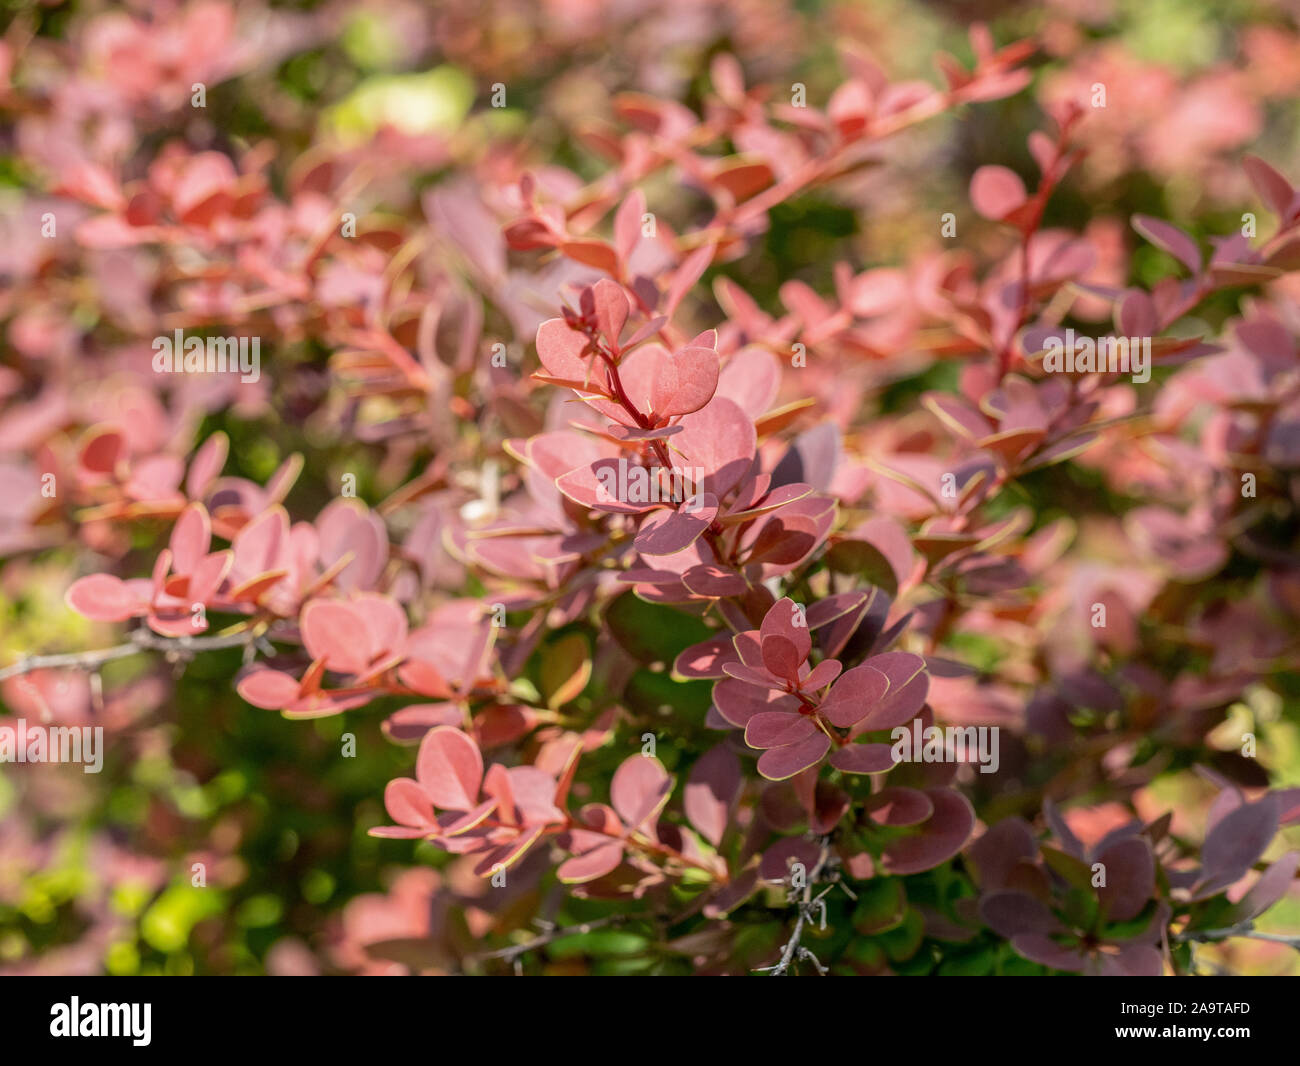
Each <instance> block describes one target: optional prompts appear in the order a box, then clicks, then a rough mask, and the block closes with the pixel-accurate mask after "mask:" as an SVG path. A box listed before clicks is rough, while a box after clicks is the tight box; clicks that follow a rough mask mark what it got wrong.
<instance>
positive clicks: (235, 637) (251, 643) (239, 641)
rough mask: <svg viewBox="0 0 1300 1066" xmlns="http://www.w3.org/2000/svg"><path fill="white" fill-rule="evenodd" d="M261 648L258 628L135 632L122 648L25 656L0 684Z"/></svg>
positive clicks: (263, 640)
mask: <svg viewBox="0 0 1300 1066" xmlns="http://www.w3.org/2000/svg"><path fill="white" fill-rule="evenodd" d="M238 647H244V648H247V649H253V648H257V647H260V648H261V649H262V650H263V651H265V650H267V649H268V648H269V647H270V646H269V644H268V643H267V634H266V632H265V631H264V630H262V629H260V628H258V627H253V626H250V627H245V628H241V629H239V630H238V631H236V632H233V633H215V634H213V635H212V636H203V637H163V636H159V635H158V634H157V633H154V632H152V631H151V630H148V629H137V630H135V631H134V632H132V633H131V635H130V639H129V640H127V642H126V643H124V644H118V645H115V646H114V647H111V648H95V649H92V650H89V651H74V652H63V653H60V654H58V655H26V656H23V657H22V658H21V659H19V660H18V661H17V662H16V663H13V664H12V665H10V666H6V667H5V668H4V669H0V681H6V680H8V679H9V678H11V677H19V676H21V675H23V674H28V673H31V672H32V671H33V670H57V669H69V668H70V669H77V670H92V671H93V670H97V669H98V668H99V667H100V666H102V665H103V664H104V663H107V662H112V661H113V660H114V659H125V658H127V657H128V656H131V655H139V654H140V653H141V652H146V651H155V652H162V653H163V654H164V655H165V656H166V657H167V658H168V660H170V661H173V662H179V661H183V660H188V659H191V658H193V657H194V656H195V655H197V654H198V653H199V652H204V651H217V650H219V649H221V648H238Z"/></svg>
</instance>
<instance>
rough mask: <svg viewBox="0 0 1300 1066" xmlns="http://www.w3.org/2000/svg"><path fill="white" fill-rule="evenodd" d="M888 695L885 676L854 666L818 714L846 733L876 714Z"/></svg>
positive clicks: (868, 667) (877, 671) (873, 670)
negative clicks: (849, 728)
mask: <svg viewBox="0 0 1300 1066" xmlns="http://www.w3.org/2000/svg"><path fill="white" fill-rule="evenodd" d="M888 691H889V678H888V676H887V675H885V674H884V673H882V672H881V671H880V670H877V669H876V668H875V667H873V666H867V665H865V664H864V665H862V666H856V667H854V668H853V669H852V670H849V671H847V672H846V673H844V674H843V675H841V676H840V679H839V680H838V681H836V682H835V684H834V686H832V688H831V690H830V692H829V693H828V694H827V696H826V698H825V699H824V700H822V703H821V708H820V710H821V713H822V714H824V715H825V716H826V718H827V719H828V720H829V721H830V723H831V724H832V725H836V726H839V727H840V728H841V729H847V728H848V727H849V726H851V725H854V724H855V723H857V722H860V721H862V719H864V718H865V717H867V715H869V714H871V713H872V712H873V711H875V710H876V709H877V708H878V707H879V706H880V702H881V700H883V699H884V698H885V694H886V693H887V692H888ZM918 709H919V708H918Z"/></svg>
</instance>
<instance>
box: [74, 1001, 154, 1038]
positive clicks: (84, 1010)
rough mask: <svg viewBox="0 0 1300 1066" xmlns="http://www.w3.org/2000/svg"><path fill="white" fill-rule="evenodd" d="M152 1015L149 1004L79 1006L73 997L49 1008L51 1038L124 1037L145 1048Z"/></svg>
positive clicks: (89, 1004) (90, 1004) (85, 1004)
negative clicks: (69, 1000)
mask: <svg viewBox="0 0 1300 1066" xmlns="http://www.w3.org/2000/svg"><path fill="white" fill-rule="evenodd" d="M152 1014H153V1004H151V1003H144V1004H140V1003H82V1002H81V1000H80V999H79V998H78V997H77V996H73V997H72V1001H71V1002H70V1003H55V1004H53V1005H52V1006H51V1007H50V1036H118V1037H122V1036H126V1037H130V1038H131V1043H132V1044H133V1045H134V1046H136V1047H148V1046H149V1041H150V1040H151V1039H152V1037H151V1036H150V1032H149V1030H150V1029H151V1028H152V1025H151V1022H152V1018H151V1015H152Z"/></svg>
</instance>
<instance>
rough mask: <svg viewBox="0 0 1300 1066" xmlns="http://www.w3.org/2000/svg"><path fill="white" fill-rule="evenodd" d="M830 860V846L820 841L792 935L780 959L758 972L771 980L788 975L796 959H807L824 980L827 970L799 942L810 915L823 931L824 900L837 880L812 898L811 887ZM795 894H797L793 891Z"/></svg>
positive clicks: (804, 887)
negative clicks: (818, 853)
mask: <svg viewBox="0 0 1300 1066" xmlns="http://www.w3.org/2000/svg"><path fill="white" fill-rule="evenodd" d="M829 859H830V843H829V841H826V840H823V841H822V850H821V855H820V856H819V857H818V859H817V865H816V866H814V867H813V868H812V870H811V872H810V873H809V874H808V880H807V881H806V882H805V883H804V886H803V899H801V900H799V902H798V917H797V918H796V919H795V923H794V931H793V932H791V934H790V939H789V940H787V941H786V944H785V947H784V948H782V950H781V958H780V959H779V960H778V961H777V962H776V963H774V964H773V965H771V966H760V967H758V968H757V972H759V973H768V974H770V975H771V976H772V977H783V976H784V975H786V974H787V973H789V972H790V964H791V963H792V962H793V961H794V960H795V959H796V958H800V959H807V960H808V961H810V962H811V963H812V964H813V966H814V967H816V969H817V972H818V973H819V974H821V975H823V976H825V974H826V973H827V972H828V971H827V969H826V967H825V966H823V965H822V964H821V960H820V959H818V958H817V956H816V955H814V954H813V953H812V952H811V951H809V950H808V949H807V948H806V947H803V946H802V945H801V944H800V943H799V940H800V938H801V937H802V936H803V930H804V926H805V925H807V923H808V922H809V921H810V920H811V919H812V917H813V915H820V918H821V928H823V929H825V928H826V901H825V896H826V895H827V893H829V892H830V891H831V889H833V888H834V887H835V885H836V883H837V881H838V879H836V880H834V881H832V882H831V884H829V885H827V886H826V887H825V888H824V889H822V890H821V892H819V893H818V894H817V896H816V897H814V896H813V894H812V886H813V884H814V882H816V880H817V878H818V877H819V876H820V875H821V872H822V869H823V868H824V867H825V866H826V863H827V861H828V860H829ZM795 891H798V890H795Z"/></svg>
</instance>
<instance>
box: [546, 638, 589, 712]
mask: <svg viewBox="0 0 1300 1066" xmlns="http://www.w3.org/2000/svg"><path fill="white" fill-rule="evenodd" d="M538 680H539V683H540V685H541V690H542V695H543V696H545V697H546V705H547V706H548V707H550V708H551V709H552V710H555V709H557V708H559V707H563V706H564V705H565V704H566V703H569V702H570V701H571V700H575V699H577V698H578V696H579V695H580V694H581V693H582V690H583V689H584V688H586V687H587V682H588V681H590V680H591V647H590V645H588V644H587V638H586V637H584V636H583V635H582V634H581V633H569V634H568V635H566V636H563V637H560V639H559V640H556V641H554V642H552V643H551V644H549V645H547V646H546V647H544V648H543V649H542V666H541V670H540V671H539V678H538Z"/></svg>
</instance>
